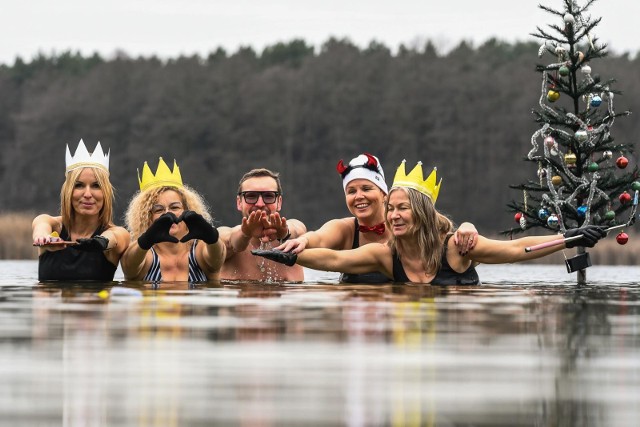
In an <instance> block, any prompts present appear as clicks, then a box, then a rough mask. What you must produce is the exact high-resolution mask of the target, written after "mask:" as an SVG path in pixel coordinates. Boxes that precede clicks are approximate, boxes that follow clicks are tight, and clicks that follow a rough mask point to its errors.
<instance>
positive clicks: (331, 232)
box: [277, 218, 355, 254]
mask: <svg viewBox="0 0 640 427" xmlns="http://www.w3.org/2000/svg"><path fill="white" fill-rule="evenodd" d="M349 224H354V225H355V223H354V222H353V219H352V218H348V220H345V219H344V218H343V219H332V220H330V221H327V222H326V223H325V224H324V225H323V226H322V227H320V228H319V229H318V230H316V231H309V232H306V233H304V234H303V235H301V236H300V237H298V238H296V239H291V240H288V241H286V242H284V243H283V244H282V245H280V246H278V248H277V249H279V250H282V251H285V252H293V253H295V254H298V253H300V252H302V251H303V250H305V249H307V248H328V249H349V248H351V243H352V241H353V233H354V225H352V226H351V227H350V226H349Z"/></svg>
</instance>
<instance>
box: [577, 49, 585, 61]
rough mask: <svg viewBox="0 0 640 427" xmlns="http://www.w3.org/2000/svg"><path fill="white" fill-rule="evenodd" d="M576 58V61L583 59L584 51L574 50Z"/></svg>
mask: <svg viewBox="0 0 640 427" xmlns="http://www.w3.org/2000/svg"><path fill="white" fill-rule="evenodd" d="M576 58H577V60H578V62H582V61H584V53H582V52H580V51H577V52H576Z"/></svg>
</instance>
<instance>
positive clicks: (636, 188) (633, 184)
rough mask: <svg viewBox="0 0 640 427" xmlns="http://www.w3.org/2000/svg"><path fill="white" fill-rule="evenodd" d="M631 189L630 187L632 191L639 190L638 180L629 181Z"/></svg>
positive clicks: (639, 183)
mask: <svg viewBox="0 0 640 427" xmlns="http://www.w3.org/2000/svg"><path fill="white" fill-rule="evenodd" d="M631 189H632V190H633V191H640V182H638V181H633V182H632V183H631Z"/></svg>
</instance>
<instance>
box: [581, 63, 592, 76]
mask: <svg viewBox="0 0 640 427" xmlns="http://www.w3.org/2000/svg"><path fill="white" fill-rule="evenodd" d="M580 71H581V72H582V74H584V75H585V76H588V75H589V74H591V67H589V66H588V65H583V66H582V67H581V68H580Z"/></svg>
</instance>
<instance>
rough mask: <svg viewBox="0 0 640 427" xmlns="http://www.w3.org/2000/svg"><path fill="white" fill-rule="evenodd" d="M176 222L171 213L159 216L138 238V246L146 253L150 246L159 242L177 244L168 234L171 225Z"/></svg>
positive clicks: (175, 239)
mask: <svg viewBox="0 0 640 427" xmlns="http://www.w3.org/2000/svg"><path fill="white" fill-rule="evenodd" d="M177 222H178V217H176V216H175V215H174V214H172V213H171V212H167V213H165V214H163V215H161V216H160V217H159V218H158V219H156V220H155V221H153V224H151V225H150V226H149V228H148V229H147V231H145V232H144V233H142V234H141V235H140V237H138V246H140V248H141V249H144V250H145V251H148V250H149V249H150V248H151V246H153V245H154V244H156V243H160V242H171V243H178V239H177V238H175V237H173V236H172V235H171V234H169V230H170V229H171V226H172V225H173V224H176V223H177Z"/></svg>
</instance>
